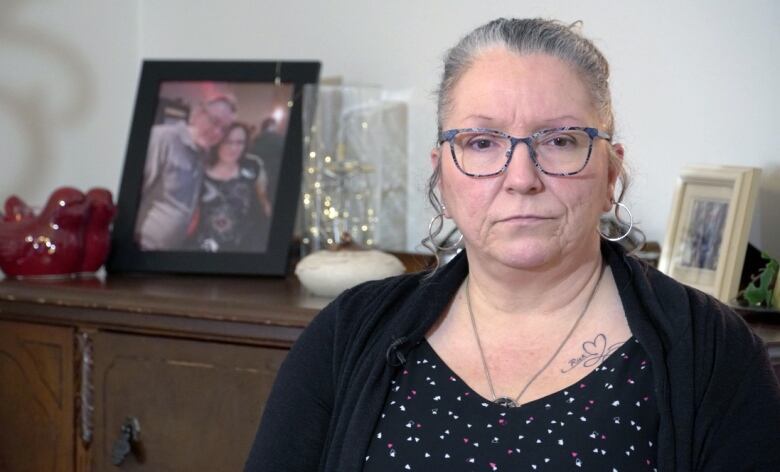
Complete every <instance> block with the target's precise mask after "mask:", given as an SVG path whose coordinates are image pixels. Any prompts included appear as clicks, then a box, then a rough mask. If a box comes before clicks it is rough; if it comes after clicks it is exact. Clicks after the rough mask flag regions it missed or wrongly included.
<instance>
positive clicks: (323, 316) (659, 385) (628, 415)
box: [246, 19, 780, 472]
mask: <svg viewBox="0 0 780 472" xmlns="http://www.w3.org/2000/svg"><path fill="white" fill-rule="evenodd" d="M437 131H438V132H437V134H436V136H437V139H436V142H435V146H434V148H433V149H432V151H431V154H430V160H431V165H432V176H431V178H430V181H429V197H430V199H431V201H432V203H433V205H434V207H435V210H436V212H437V215H436V216H435V217H434V218H433V221H431V225H430V227H429V231H430V233H431V234H430V236H429V238H428V243H429V244H432V245H434V246H436V245H437V241H439V239H438V238H437V232H438V231H437V230H439V231H440V230H441V228H442V221H443V220H444V219H451V220H452V221H453V222H454V224H455V225H456V227H457V228H458V230H459V231H460V234H461V235H462V238H461V240H460V243H459V244H458V247H459V248H461V249H462V251H460V252H459V253H458V254H457V255H456V256H455V257H454V258H453V259H452V260H451V261H450V262H448V263H447V264H445V265H442V266H439V267H437V268H436V270H434V271H432V272H427V273H417V274H407V275H402V276H398V277H393V278H389V279H385V280H380V281H372V282H367V283H365V284H362V285H359V286H357V287H354V288H352V289H349V290H347V291H346V292H344V293H343V294H342V295H340V296H339V297H338V298H337V299H336V300H334V301H333V302H332V303H331V304H330V305H328V306H327V307H326V308H325V309H323V311H322V312H321V313H320V314H319V315H318V316H317V317H316V318H315V319H314V320H313V321H312V323H311V324H310V325H309V326H308V327H307V329H306V330H305V331H304V332H303V333H302V335H301V337H300V338H299V339H298V341H297V342H296V343H295V345H294V346H293V348H292V350H291V351H290V353H289V354H288V356H287V358H286V359H285V361H284V364H283V365H282V366H281V368H280V370H279V373H278V375H277V378H276V382H275V385H274V387H273V390H272V392H271V395H270V397H269V399H268V401H267V403H266V405H265V410H264V412H263V417H262V420H261V423H260V427H259V430H258V432H257V436H256V438H255V442H254V446H253V448H252V451H251V454H250V456H249V459H248V461H247V464H246V470H250V471H254V470H257V471H259V470H286V471H312V470H320V471H357V470H363V471H371V472H373V471H391V470H392V471H405V470H412V471H415V470H417V471H419V470H424V471H438V470H447V471H507V470H511V471H516V470H523V471H526V470H528V471H534V470H539V471H544V470H546V471H564V470H589V471H616V470H617V471H644V470H647V471H654V470H658V471H692V470H697V471H698V470H701V471H742V470H762V471H763V470H766V471H769V470H780V448H778V447H777V444H776V443H777V438H780V387H779V386H778V382H777V379H776V378H775V376H774V374H773V372H772V369H771V366H770V363H769V359H768V357H767V352H766V349H765V346H764V345H763V343H762V341H761V339H760V338H758V337H757V336H756V335H755V334H753V333H752V332H751V331H750V329H749V328H748V326H747V325H746V324H745V323H744V322H743V321H742V319H740V317H739V316H738V315H736V314H735V313H734V312H733V311H731V310H730V309H729V308H728V307H727V306H725V305H724V304H722V303H720V302H718V301H717V300H716V299H714V298H712V297H710V296H708V295H706V294H704V293H702V292H700V291H698V290H695V289H692V288H690V287H687V286H684V285H682V284H680V283H678V282H676V281H674V280H672V279H671V278H669V277H667V276H665V275H663V274H661V273H660V272H658V271H657V270H655V269H653V268H652V267H649V266H647V265H645V264H644V263H643V262H642V261H640V260H639V259H637V258H636V257H633V256H631V255H629V254H627V253H626V252H625V251H624V250H623V248H622V247H621V246H620V244H619V243H617V242H615V241H616V240H618V239H620V238H621V237H624V236H625V235H627V234H628V232H629V231H630V230H631V228H632V226H633V225H632V222H631V220H629V215H630V212H629V211H627V207H626V204H625V203H623V194H624V192H625V191H626V190H627V188H628V181H627V178H626V173H625V171H624V164H623V159H624V154H625V151H624V148H623V146H622V145H621V144H619V143H618V142H617V141H616V140H615V138H614V136H615V122H614V113H613V109H612V101H611V95H610V90H609V65H608V63H607V61H606V59H605V58H604V56H603V55H602V54H601V52H600V51H599V50H598V49H597V48H596V47H595V45H594V44H593V43H592V42H591V41H590V40H588V39H587V38H585V37H583V36H582V35H581V33H580V32H579V26H578V25H577V24H575V25H571V26H569V25H565V24H563V23H560V22H558V21H550V20H543V19H498V20H495V21H492V22H490V23H488V24H485V25H483V26H480V27H479V28H477V29H475V30H474V31H472V32H471V33H469V34H468V35H466V36H465V37H464V38H463V39H462V40H461V41H460V42H459V43H458V44H456V45H455V46H454V47H453V48H452V49H451V50H449V52H448V53H447V55H446V57H445V61H444V68H443V76H442V78H441V81H440V87H439V92H438V130H437ZM618 208H620V209H621V211H619V212H618V211H617V209H618ZM612 211H614V212H615V214H616V216H617V215H620V216H621V219H622V221H624V225H623V226H622V227H623V229H624V230H625V231H624V234H622V235H602V234H600V233H599V220H600V217H601V216H602V215H603V214H605V213H607V212H612ZM448 249H454V248H452V247H448V248H444V247H441V246H438V248H437V251H436V253H437V256H438V255H439V254H440V253H441V252H442V251H445V250H448Z"/></svg>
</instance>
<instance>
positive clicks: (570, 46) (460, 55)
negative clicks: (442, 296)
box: [422, 18, 629, 260]
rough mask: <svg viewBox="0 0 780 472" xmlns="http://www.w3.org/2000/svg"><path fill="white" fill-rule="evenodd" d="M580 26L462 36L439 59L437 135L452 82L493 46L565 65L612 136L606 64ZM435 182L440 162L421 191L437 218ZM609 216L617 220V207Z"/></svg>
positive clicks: (486, 28)
mask: <svg viewBox="0 0 780 472" xmlns="http://www.w3.org/2000/svg"><path fill="white" fill-rule="evenodd" d="M581 25H582V23H581V22H575V23H572V24H571V25H565V24H564V23H561V22H559V21H555V20H545V19H541V18H532V19H519V18H499V19H497V20H493V21H491V22H489V23H487V24H485V25H482V26H480V27H478V28H477V29H475V30H473V31H472V32H470V33H469V34H467V35H466V36H464V37H463V38H462V39H461V40H460V41H459V42H458V43H457V44H456V45H455V46H454V47H453V48H452V49H450V50H449V51H448V52H447V54H446V55H445V57H444V72H443V74H442V79H441V82H440V84H439V89H438V91H437V93H436V95H437V102H438V103H437V125H438V130H439V131H442V122H443V121H444V118H445V117H446V116H447V113H449V111H450V109H451V107H452V91H453V89H454V87H455V84H456V83H457V82H458V80H459V79H460V78H461V77H462V76H463V74H464V73H465V72H466V71H467V70H469V68H470V67H471V65H472V64H473V63H474V61H475V59H476V58H477V57H479V56H480V54H481V53H483V52H484V51H486V50H488V49H490V48H493V47H496V46H503V47H505V48H507V49H508V50H510V51H513V52H515V53H517V54H519V55H530V54H546V55H549V56H552V57H556V58H558V59H560V60H562V61H564V62H565V63H567V64H569V65H571V66H572V67H573V68H574V70H575V71H576V72H577V74H578V75H579V77H580V78H581V80H582V81H583V83H584V84H585V86H586V89H587V90H588V93H589V94H590V98H591V103H592V104H593V106H594V107H595V108H596V110H597V112H598V113H599V117H600V118H601V119H602V120H603V122H604V126H605V129H603V131H605V132H606V133H608V134H610V135H614V133H615V119H614V113H613V110H612V97H611V94H610V91H609V63H608V62H607V60H606V59H605V58H604V55H603V54H601V52H600V51H599V50H598V49H597V48H596V46H595V45H594V44H593V42H591V41H590V40H589V39H587V38H585V37H584V36H582V35H581V34H580V32H579V29H580V27H581ZM609 156H610V168H611V169H612V170H616V171H617V172H618V175H619V177H618V180H619V181H620V184H621V185H620V194H619V195H618V197H617V199H616V200H617V201H618V202H620V201H622V200H623V196H624V194H625V192H626V189H627V188H628V185H629V176H628V173H627V171H626V169H625V167H624V165H623V162H622V160H621V159H619V158H618V156H617V155H616V154H615V151H614V150H613V149H612V146H610V147H609ZM440 177H441V159H440V160H439V163H438V164H437V166H436V168H435V169H434V171H433V173H432V174H431V176H430V178H429V179H428V186H427V187H428V200H429V201H430V203H431V205H432V206H433V208H434V210H436V212H437V213H441V212H442V211H443V209H444V206H443V204H442V202H441V201H440V199H439V197H438V196H437V195H436V191H435V190H436V188H437V186H438V183H439V178H440ZM615 211H616V217H617V207H616V210H615ZM618 221H620V218H619V217H618ZM437 235H438V234H432V233H430V234H429V236H428V237H426V238H425V239H424V240H423V241H422V244H423V245H424V246H425V247H427V248H428V249H430V250H431V251H433V253H434V255H435V256H436V259H437V260H438V259H439V256H440V255H441V253H442V252H443V251H441V250H440V249H439V247H437V243H436V241H435V238H436V236H437Z"/></svg>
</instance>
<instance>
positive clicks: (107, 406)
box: [92, 332, 287, 471]
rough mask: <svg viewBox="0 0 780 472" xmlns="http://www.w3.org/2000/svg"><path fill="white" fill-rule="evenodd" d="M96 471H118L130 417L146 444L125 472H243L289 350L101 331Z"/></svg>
mask: <svg viewBox="0 0 780 472" xmlns="http://www.w3.org/2000/svg"><path fill="white" fill-rule="evenodd" d="M93 347H94V363H95V364H94V376H93V380H94V383H95V385H94V393H95V396H94V402H95V405H94V406H95V439H94V444H93V445H92V461H93V466H94V470H98V471H108V470H112V471H115V470H117V468H116V467H115V466H113V465H112V463H111V454H112V447H113V445H114V442H115V441H116V440H117V438H119V437H120V431H121V428H122V424H123V423H124V422H125V419H126V418H128V417H134V418H136V419H137V420H138V422H139V424H140V428H141V432H140V443H138V445H136V446H134V447H133V452H132V453H131V454H129V455H128V456H127V457H126V458H125V460H124V462H123V463H122V464H121V467H120V468H119V470H149V471H151V470H153V471H174V470H177V471H178V470H192V471H197V470H204V471H205V470H220V471H231V470H241V468H242V467H243V464H244V460H245V459H246V456H247V454H248V451H249V448H250V445H251V442H252V440H253V439H254V434H255V430H256V428H257V425H258V422H259V420H260V415H261V413H262V408H263V405H264V403H265V400H266V398H267V397H268V394H269V392H270V388H271V385H272V383H273V380H274V377H275V375H276V372H277V370H278V368H279V365H280V364H281V362H282V360H283V359H284V356H285V355H286V353H287V351H286V350H280V349H271V348H262V347H251V346H243V345H232V344H224V343H217V342H208V341H202V342H201V341H190V340H182V339H171V338H163V337H152V336H142V335H129V334H115V333H108V332H99V333H97V334H95V336H94V344H93Z"/></svg>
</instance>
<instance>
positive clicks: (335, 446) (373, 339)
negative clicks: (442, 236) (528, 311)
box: [245, 244, 780, 472]
mask: <svg viewBox="0 0 780 472" xmlns="http://www.w3.org/2000/svg"><path fill="white" fill-rule="evenodd" d="M602 252H603V253H604V255H605V257H606V260H607V262H608V264H609V266H610V268H611V269H612V273H613V276H614V278H615V280H616V282H617V285H618V290H619V293H620V297H621V300H622V302H623V307H624V309H625V313H626V317H627V319H628V325H629V327H630V329H631V332H632V333H633V335H634V336H635V337H636V338H637V339H638V340H639V342H640V343H641V345H642V346H643V348H644V349H645V350H646V351H647V353H648V356H649V358H650V361H651V365H652V369H653V375H654V380H655V394H656V401H657V404H658V410H659V414H660V426H659V432H658V465H659V470H660V471H673V470H675V471H689V470H706V471H716V470H723V471H729V472H733V471H739V470H751V471H753V470H767V471H780V387H779V386H778V382H777V379H776V377H775V376H774V373H773V372H772V369H771V366H770V364H769V360H768V358H767V354H766V350H765V348H764V345H763V343H762V342H761V340H760V339H759V338H758V337H757V336H755V335H754V334H753V333H752V332H751V331H750V329H749V328H748V326H747V325H746V324H745V323H744V322H743V321H742V319H741V318H740V317H739V316H738V315H736V314H735V313H734V312H733V311H731V310H730V309H728V308H727V307H726V306H725V305H723V304H721V303H720V302H718V301H717V300H715V299H714V298H712V297H709V296H707V295H705V294H703V293H702V292H700V291H697V290H695V289H692V288H690V287H686V286H684V285H681V284H679V283H678V282H676V281H674V280H672V279H671V278H669V277H667V276H665V275H663V274H661V273H660V272H658V271H657V270H655V269H652V268H650V267H648V266H646V265H645V264H643V263H642V262H640V261H639V260H637V259H635V258H633V257H630V256H627V255H626V254H625V253H624V251H623V250H622V249H621V248H620V247H619V246H618V245H616V244H604V245H603V246H602ZM467 273H468V263H467V260H466V257H465V254H463V253H462V254H460V255H458V256H457V257H455V258H454V259H453V260H452V261H451V262H450V263H449V264H447V265H446V266H444V267H442V268H441V269H439V270H438V271H437V272H436V273H435V274H434V276H433V277H430V278H427V279H426V278H425V277H424V274H411V275H402V276H399V277H393V278H389V279H385V280H381V281H376V282H368V283H365V284H362V285H360V286H358V287H355V288H353V289H350V290H348V291H346V292H345V293H343V294H342V295H341V296H339V297H338V298H337V299H336V300H334V301H333V302H332V303H331V304H330V305H328V306H327V307H326V308H325V309H323V310H322V312H321V313H320V314H319V315H317V317H316V318H315V319H314V320H313V321H312V323H311V325H310V326H309V327H308V328H306V329H305V330H304V332H303V333H302V334H301V337H300V339H299V340H298V341H297V342H296V343H295V345H294V346H293V348H292V349H291V351H290V353H289V355H288V356H287V358H286V359H285V361H284V363H283V365H282V367H281V369H280V370H279V373H278V376H277V379H276V382H275V384H274V387H273V389H272V391H271V395H270V397H269V399H268V402H267V403H266V406H265V411H264V413H263V418H262V421H261V423H260V427H259V429H258V432H257V436H256V437H255V442H254V445H253V446H252V450H251V453H250V456H249V458H248V460H247V463H246V468H245V470H246V471H270V470H285V471H313V470H321V471H359V470H361V469H362V467H363V461H364V456H365V451H366V449H367V447H368V444H369V440H370V436H371V434H372V432H373V430H374V427H375V424H376V421H377V419H378V417H379V414H380V412H381V411H382V407H383V403H384V400H385V397H386V394H387V391H388V389H389V385H390V380H391V379H392V377H393V375H394V373H395V369H397V368H398V367H399V366H400V365H402V364H403V362H404V361H405V355H406V353H408V351H409V350H410V349H411V348H413V347H414V346H415V345H416V344H417V343H419V342H420V341H422V339H423V337H424V335H425V333H426V332H427V331H428V329H429V328H430V326H431V325H432V324H433V323H434V322H435V321H436V319H437V318H438V317H439V316H440V315H441V313H442V312H443V310H444V308H445V307H446V305H447V304H448V303H449V302H450V300H451V298H452V297H453V296H454V294H455V292H456V291H457V289H458V287H459V286H460V284H461V282H462V281H463V279H464V278H465V276H466V274H467Z"/></svg>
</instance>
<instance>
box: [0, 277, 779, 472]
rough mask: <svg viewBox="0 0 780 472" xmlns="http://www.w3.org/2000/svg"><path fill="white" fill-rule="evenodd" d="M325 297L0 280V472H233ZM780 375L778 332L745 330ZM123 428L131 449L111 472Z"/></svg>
mask: <svg viewBox="0 0 780 472" xmlns="http://www.w3.org/2000/svg"><path fill="white" fill-rule="evenodd" d="M327 302H328V300H326V299H322V298H317V297H312V296H309V295H307V294H306V293H304V292H303V291H302V290H301V288H300V286H299V285H298V283H297V281H296V280H295V279H261V278H248V277H247V278H232V277H197V276H159V275H157V276H150V275H134V276H133V275H129V276H127V275H126V276H109V277H106V276H101V277H95V278H91V279H74V280H64V281H57V280H48V281H45V280H0V471H14V472H16V471H36V472H37V471H72V470H75V471H93V470H94V471H111V470H144V471H179V470H187V471H199V470H203V471H232V470H241V468H242V466H243V462H244V460H245V458H246V455H247V453H248V450H249V447H250V443H251V441H252V439H253V438H254V433H255V429H256V427H257V424H258V421H259V418H260V415H261V412H262V408H263V405H264V402H265V399H266V398H267V396H268V393H269V390H270V387H271V384H272V382H273V379H274V376H275V373H276V371H277V369H278V367H279V365H280V363H281V362H282V360H283V358H284V356H285V353H286V350H287V349H288V348H289V347H290V346H291V345H292V343H293V341H294V340H295V339H296V338H297V337H298V335H299V334H300V332H301V330H302V329H303V328H304V327H305V326H306V325H307V324H308V323H309V322H310V321H311V319H312V317H313V316H314V315H315V314H316V313H317V311H319V309H320V308H322V307H323V306H324V305H325V304H326V303H327ZM752 326H753V328H754V330H755V331H756V332H757V333H758V334H759V335H760V336H761V337H762V338H763V339H764V340H765V341H766V342H767V343H768V345H769V349H770V355H771V357H772V358H773V361H774V363H775V366H776V369H777V368H778V367H780V325H777V324H770V323H766V322H763V323H762V322H755V323H752ZM128 419H135V420H137V422H138V426H140V435H139V437H138V439H139V441H137V442H136V443H134V444H133V446H132V448H131V452H130V453H129V454H128V455H127V456H126V457H125V459H124V460H123V461H122V463H121V465H120V466H119V467H117V466H115V465H113V464H112V449H113V447H114V444H115V443H116V442H117V440H118V439H119V438H120V437H121V436H122V434H123V433H122V428H123V426H124V425H125V423H126V422H127V421H128Z"/></svg>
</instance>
